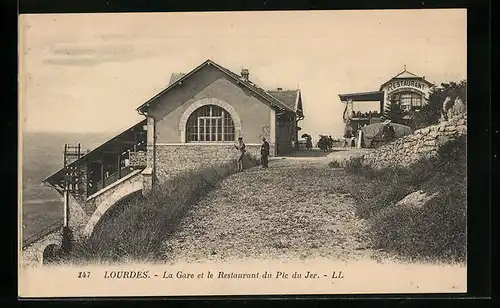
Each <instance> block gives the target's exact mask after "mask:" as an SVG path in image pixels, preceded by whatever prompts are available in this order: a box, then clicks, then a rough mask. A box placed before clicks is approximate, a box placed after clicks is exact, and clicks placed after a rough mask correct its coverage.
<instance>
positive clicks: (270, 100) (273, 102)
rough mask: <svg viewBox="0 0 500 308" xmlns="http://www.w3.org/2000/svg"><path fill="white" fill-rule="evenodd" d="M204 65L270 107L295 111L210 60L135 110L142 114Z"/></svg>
mask: <svg viewBox="0 0 500 308" xmlns="http://www.w3.org/2000/svg"><path fill="white" fill-rule="evenodd" d="M206 65H211V66H213V67H215V68H217V69H219V70H220V71H221V72H223V73H224V74H226V75H227V76H228V77H230V78H232V79H233V80H235V81H237V82H238V84H240V85H242V86H244V87H246V88H247V89H249V90H250V91H252V92H254V93H255V94H257V95H258V96H260V97H261V98H262V99H264V100H265V101H267V102H268V103H269V104H270V105H271V106H274V107H277V108H279V109H283V110H288V111H292V112H295V111H296V110H295V109H294V108H290V107H289V106H288V105H287V104H285V103H284V102H282V101H280V100H279V99H277V98H275V97H274V96H272V95H270V94H269V93H268V92H267V91H265V90H264V89H262V88H260V87H259V86H257V85H256V84H254V83H253V82H251V81H249V80H245V79H243V78H242V77H241V76H240V75H238V74H235V73H233V72H232V71H230V70H228V69H227V68H225V67H223V66H221V65H219V64H217V63H215V62H213V61H212V60H210V59H209V60H206V61H205V62H203V63H202V64H201V65H199V66H197V67H196V68H194V69H193V70H192V71H190V72H189V73H187V74H185V75H184V76H182V77H180V78H179V79H178V80H176V81H175V82H174V83H172V84H170V85H169V86H167V88H165V89H164V90H163V91H161V92H160V93H158V94H157V95H155V96H154V97H152V98H151V99H149V100H148V101H146V102H145V103H144V104H142V105H141V106H139V107H138V108H137V111H139V112H143V111H144V110H145V109H146V108H148V107H149V106H150V105H151V104H154V103H155V101H156V99H157V98H158V97H160V96H161V95H163V94H165V93H166V92H168V91H170V90H171V89H173V88H175V87H176V86H177V85H179V84H182V83H183V82H184V81H185V80H186V79H188V78H189V77H191V76H192V75H193V74H195V73H196V72H198V71H199V70H201V69H202V68H203V67H205V66H206ZM172 77H174V76H172ZM171 80H172V78H171Z"/></svg>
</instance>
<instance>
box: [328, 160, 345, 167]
mask: <svg viewBox="0 0 500 308" xmlns="http://www.w3.org/2000/svg"><path fill="white" fill-rule="evenodd" d="M328 167H330V168H342V166H341V165H340V163H339V162H338V161H336V160H334V161H331V162H329V163H328Z"/></svg>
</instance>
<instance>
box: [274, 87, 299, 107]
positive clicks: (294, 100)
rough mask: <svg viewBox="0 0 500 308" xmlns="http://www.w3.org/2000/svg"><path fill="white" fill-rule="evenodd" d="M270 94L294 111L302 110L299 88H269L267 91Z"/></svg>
mask: <svg viewBox="0 0 500 308" xmlns="http://www.w3.org/2000/svg"><path fill="white" fill-rule="evenodd" d="M267 93H269V94H270V95H271V96H273V97H275V98H276V99H278V100H280V101H281V102H282V103H283V104H285V105H287V106H288V107H290V108H292V109H293V110H295V111H299V110H302V106H301V105H302V104H301V102H300V100H301V97H300V96H301V95H300V90H298V89H297V90H269V91H267ZM299 105H300V106H299Z"/></svg>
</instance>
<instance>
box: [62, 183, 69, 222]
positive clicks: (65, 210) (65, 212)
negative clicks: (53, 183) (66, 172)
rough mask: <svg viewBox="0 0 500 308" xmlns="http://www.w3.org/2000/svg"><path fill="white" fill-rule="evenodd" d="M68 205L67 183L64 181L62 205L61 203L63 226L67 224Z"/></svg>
mask: <svg viewBox="0 0 500 308" xmlns="http://www.w3.org/2000/svg"><path fill="white" fill-rule="evenodd" d="M68 207H69V193H68V183H67V181H66V183H65V185H64V205H63V215H64V217H63V226H64V227H67V226H68Z"/></svg>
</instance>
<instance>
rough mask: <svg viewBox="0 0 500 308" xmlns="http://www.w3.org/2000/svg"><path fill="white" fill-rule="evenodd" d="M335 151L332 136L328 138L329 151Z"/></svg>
mask: <svg viewBox="0 0 500 308" xmlns="http://www.w3.org/2000/svg"><path fill="white" fill-rule="evenodd" d="M332 149H333V138H332V136H331V135H329V136H328V151H330V152H331V151H332Z"/></svg>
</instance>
